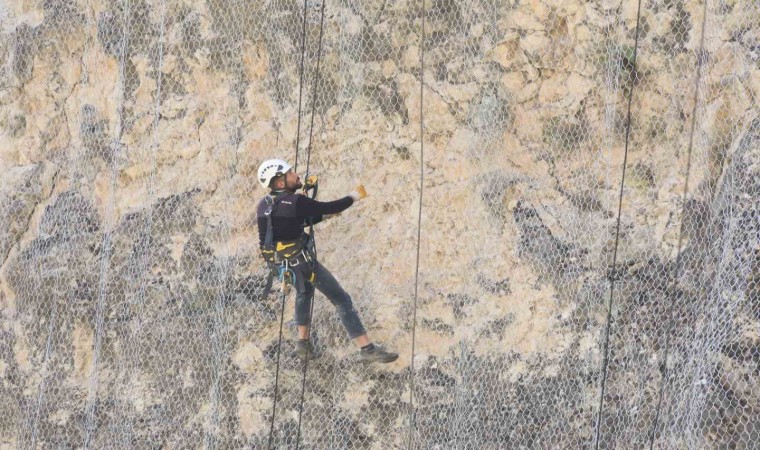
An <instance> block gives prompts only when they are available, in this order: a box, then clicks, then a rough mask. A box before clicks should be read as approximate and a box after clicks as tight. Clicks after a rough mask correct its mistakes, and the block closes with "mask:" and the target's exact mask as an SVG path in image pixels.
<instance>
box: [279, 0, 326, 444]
mask: <svg viewBox="0 0 760 450" xmlns="http://www.w3.org/2000/svg"><path fill="white" fill-rule="evenodd" d="M323 1H324V0H323ZM307 13H308V5H307V0H303V21H302V22H301V63H300V66H299V71H300V73H299V76H298V123H297V125H296V148H295V152H296V156H295V161H294V163H293V170H295V171H296V172H297V171H298V147H299V146H300V143H301V108H302V99H303V76H304V59H305V56H306V16H307ZM320 33H321V31H320ZM283 276H284V275H283ZM282 283H283V285H282V295H281V296H280V300H281V303H282V307H281V309H280V331H279V335H278V338H277V363H276V365H275V370H274V399H273V401H272V418H271V422H270V424H269V443H268V445H267V448H272V439H273V437H274V422H275V418H276V416H277V394H278V391H279V386H280V353H281V352H282V329H283V326H284V322H285V297H286V295H285V284H284V283H285V279H284V278H283V280H282ZM299 421H300V417H299Z"/></svg>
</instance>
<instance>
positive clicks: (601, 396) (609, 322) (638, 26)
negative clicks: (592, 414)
mask: <svg viewBox="0 0 760 450" xmlns="http://www.w3.org/2000/svg"><path fill="white" fill-rule="evenodd" d="M640 31H641V0H639V1H638V10H637V11H636V37H635V39H634V45H633V61H632V65H633V71H632V72H631V80H630V82H631V83H630V84H631V88H630V91H629V92H628V109H627V112H626V116H627V117H626V126H625V150H624V153H623V173H622V176H621V177H620V195H619V198H618V213H617V224H616V225H615V249H614V251H613V256H612V271H611V275H610V298H609V301H608V305H607V326H606V327H605V332H604V360H603V363H602V381H601V386H600V393H599V415H598V416H597V420H596V425H595V428H596V432H595V435H594V449H596V450H599V437H600V433H601V423H602V416H603V413H604V393H605V388H606V385H607V369H608V366H609V353H610V328H611V327H612V300H613V297H614V294H615V278H616V277H617V273H616V266H617V254H618V247H619V243H620V216H621V213H622V211H623V188H624V187H625V172H626V167H627V165H628V145H629V142H630V135H631V103H632V102H633V88H634V87H635V85H636V79H635V77H636V58H637V57H638V50H639V34H640Z"/></svg>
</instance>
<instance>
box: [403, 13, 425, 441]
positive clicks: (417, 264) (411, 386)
mask: <svg viewBox="0 0 760 450" xmlns="http://www.w3.org/2000/svg"><path fill="white" fill-rule="evenodd" d="M425 15H426V9H425V0H422V31H421V33H420V204H419V208H418V210H417V257H416V262H415V267H414V300H413V303H412V306H413V308H412V357H411V359H410V363H409V445H408V446H407V448H409V449H411V448H413V445H412V444H413V439H414V353H415V341H416V338H417V293H418V290H419V279H420V240H421V237H422V194H423V188H424V181H425V171H424V169H425V165H424V163H425V139H424V138H425V120H424V117H425V115H424V111H425V110H424V108H423V91H424V86H425V85H424V80H425Z"/></svg>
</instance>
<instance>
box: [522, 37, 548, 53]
mask: <svg viewBox="0 0 760 450" xmlns="http://www.w3.org/2000/svg"><path fill="white" fill-rule="evenodd" d="M551 45H552V40H551V39H550V38H549V37H548V36H546V35H544V34H542V33H540V32H536V33H530V34H528V35H527V36H525V37H524V38H521V39H520V49H522V50H523V51H526V52H528V53H531V54H535V55H543V54H545V52H547V51H548V50H549V47H550V46H551Z"/></svg>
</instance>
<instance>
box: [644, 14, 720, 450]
mask: <svg viewBox="0 0 760 450" xmlns="http://www.w3.org/2000/svg"><path fill="white" fill-rule="evenodd" d="M703 8H704V13H703V14H702V35H701V36H700V40H699V50H697V74H696V76H695V77H694V105H693V107H692V110H691V130H690V131H689V147H688V156H687V160H686V181H685V182H684V188H683V200H682V205H681V226H680V228H679V230H678V246H677V250H676V260H675V267H674V269H673V279H672V286H671V289H670V290H671V292H673V293H674V298H673V300H672V301H671V302H670V308H669V309H668V322H667V327H666V330H665V354H664V355H663V357H662V362H661V364H662V366H661V369H660V371H661V372H662V379H661V380H660V389H659V391H660V393H659V396H658V397H659V398H658V400H657V409H656V410H655V416H654V421H653V423H652V431H651V433H650V434H651V435H650V438H649V449H650V450H652V449H653V448H654V440H655V436H656V435H657V426H658V424H659V421H660V409H661V408H662V399H663V397H664V394H665V381H666V380H667V378H668V366H667V363H668V353H669V352H670V333H671V330H672V328H673V312H674V310H675V308H674V306H675V303H676V301H677V300H678V298H680V295H677V294H676V288H677V286H678V274H679V272H680V269H681V256H682V255H681V251H682V249H683V229H684V215H685V213H686V196H687V195H688V194H689V175H690V174H691V154H692V149H693V148H694V130H695V128H696V124H697V104H698V103H699V81H700V79H701V78H702V65H703V64H704V55H703V52H704V46H705V22H706V18H707V0H704V2H703Z"/></svg>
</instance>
